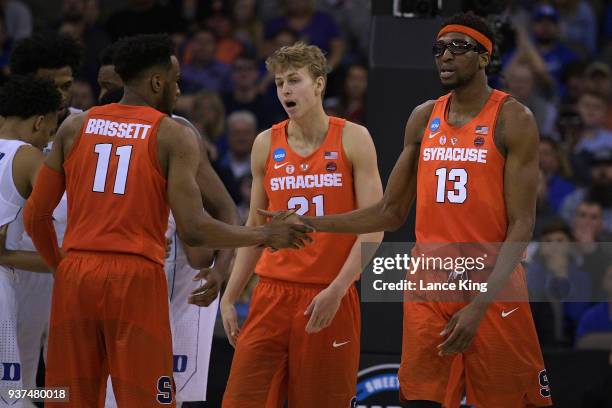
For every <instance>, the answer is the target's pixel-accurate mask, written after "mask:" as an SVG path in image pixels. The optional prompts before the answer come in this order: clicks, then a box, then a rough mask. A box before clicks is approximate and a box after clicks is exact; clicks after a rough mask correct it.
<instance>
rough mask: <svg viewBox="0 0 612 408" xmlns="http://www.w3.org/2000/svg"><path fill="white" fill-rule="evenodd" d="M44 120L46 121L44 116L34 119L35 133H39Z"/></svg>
mask: <svg viewBox="0 0 612 408" xmlns="http://www.w3.org/2000/svg"><path fill="white" fill-rule="evenodd" d="M44 120H45V116H44V115H38V116H36V118H35V119H34V131H35V132H38V131H39V130H40V128H41V127H42V124H43V121H44Z"/></svg>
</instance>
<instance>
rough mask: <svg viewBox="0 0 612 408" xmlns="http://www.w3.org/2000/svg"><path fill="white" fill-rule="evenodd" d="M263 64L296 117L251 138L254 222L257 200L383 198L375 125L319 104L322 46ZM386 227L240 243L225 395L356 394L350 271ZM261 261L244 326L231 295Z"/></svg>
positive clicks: (269, 398) (339, 208)
mask: <svg viewBox="0 0 612 408" xmlns="http://www.w3.org/2000/svg"><path fill="white" fill-rule="evenodd" d="M266 64H267V67H268V70H269V71H270V72H272V73H273V74H274V77H275V82H276V89H277V95H278V98H279V100H280V102H281V103H282V104H283V106H284V108H285V111H286V112H287V115H288V116H289V119H288V120H285V121H284V122H281V123H279V124H276V125H274V126H273V127H272V128H271V129H268V130H266V131H264V132H263V133H261V134H260V135H259V136H257V139H256V140H255V144H254V146H253V152H252V155H251V157H252V159H251V166H252V174H253V187H252V193H251V207H250V212H249V217H248V221H247V225H250V226H257V225H263V224H264V222H265V218H264V217H262V216H260V215H258V214H257V209H258V208H269V209H272V210H287V209H289V210H293V211H296V212H297V213H298V214H301V215H306V214H308V215H313V216H322V215H324V214H334V213H342V212H346V211H349V210H352V209H355V208H361V207H366V206H369V205H371V204H373V203H374V202H376V201H377V200H379V199H380V198H381V197H382V184H381V181H380V176H379V174H378V167H377V163H376V151H375V149H374V144H373V142H372V139H371V137H370V134H369V132H368V131H367V129H366V128H364V127H363V126H360V125H357V124H354V123H351V122H348V121H346V120H344V119H340V118H335V117H329V116H327V115H326V114H325V111H324V110H323V103H322V97H323V94H324V91H325V85H326V72H327V61H326V60H325V57H324V56H323V53H322V52H321V50H320V49H319V48H317V47H315V46H307V45H305V44H303V43H297V44H295V45H293V46H289V47H283V48H281V49H280V50H278V51H276V53H275V54H274V55H273V56H272V57H270V58H269V59H268V60H267V62H266ZM382 235H383V234H382V233H373V234H366V235H360V236H355V235H352V234H345V235H341V236H338V235H333V234H326V233H321V234H319V233H315V234H313V240H314V244H312V245H309V246H308V247H307V248H304V249H301V250H299V251H294V250H282V251H278V252H273V253H272V252H265V253H263V255H262V250H261V249H259V248H255V247H250V248H241V249H239V250H238V254H237V257H236V261H235V264H234V268H233V271H232V274H231V275H230V280H229V283H228V286H227V289H226V291H225V294H224V296H223V298H222V300H221V313H222V316H223V325H224V328H225V331H226V334H227V336H228V339H229V341H230V343H231V344H232V345H233V346H235V347H236V352H235V354H234V360H233V362H232V368H231V373H230V377H229V380H228V384H227V388H226V391H225V395H224V398H223V407H225V408H230V407H232V408H233V407H236V408H249V407H253V408H261V407H270V408H272V407H274V408H277V407H283V406H284V403H285V401H286V400H288V401H289V406H290V407H292V408H300V407H303V408H306V407H321V408H323V407H329V408H332V407H333V408H336V407H349V406H351V403H352V402H353V401H354V398H355V393H356V389H355V388H356V379H357V369H358V366H359V343H360V311H359V298H358V295H357V291H356V289H355V286H354V284H353V283H354V282H355V280H356V279H358V278H359V274H360V273H361V266H360V262H361V243H362V242H380V241H381V240H382ZM254 270H255V271H256V272H257V274H258V275H259V278H260V280H259V283H258V284H257V287H256V288H255V291H254V293H253V297H252V299H251V304H250V310H249V316H248V318H247V321H246V322H245V324H244V327H243V329H242V330H240V331H239V329H238V324H237V319H236V310H235V307H234V305H235V303H236V301H237V300H238V298H239V296H240V294H241V293H242V291H243V290H244V287H245V285H246V283H247V281H248V280H249V278H250V277H251V275H252V273H253V271H254ZM239 332H240V334H238V333H239ZM321 361H325V364H321Z"/></svg>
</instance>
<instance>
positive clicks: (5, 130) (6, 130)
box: [0, 118, 32, 142]
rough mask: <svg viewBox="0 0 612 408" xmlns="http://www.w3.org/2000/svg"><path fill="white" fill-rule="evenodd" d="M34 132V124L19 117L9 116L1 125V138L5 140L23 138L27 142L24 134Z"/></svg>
mask: <svg viewBox="0 0 612 408" xmlns="http://www.w3.org/2000/svg"><path fill="white" fill-rule="evenodd" d="M31 132H32V126H31V124H30V123H29V121H24V120H23V119H17V118H7V119H5V120H4V122H3V123H2V126H0V139H5V140H22V141H24V142H27V140H25V139H24V138H23V135H27V134H30V133H31Z"/></svg>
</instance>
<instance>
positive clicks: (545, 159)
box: [519, 99, 576, 212]
mask: <svg viewBox="0 0 612 408" xmlns="http://www.w3.org/2000/svg"><path fill="white" fill-rule="evenodd" d="M519 100H520V99H519ZM539 152H540V169H541V170H542V173H543V175H544V178H545V180H546V190H547V203H549V204H550V206H551V207H552V208H553V210H554V211H555V212H556V211H559V208H561V204H562V203H563V200H564V199H565V197H567V196H568V195H569V194H571V193H572V192H573V191H574V189H575V188H576V187H575V186H574V184H573V183H572V182H571V181H570V179H571V177H572V170H571V168H570V165H569V159H568V158H567V155H566V153H565V152H564V151H563V149H562V148H561V146H560V145H559V143H557V142H556V141H555V140H553V139H551V138H549V137H542V138H541V139H540V148H539Z"/></svg>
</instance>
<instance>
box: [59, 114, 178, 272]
mask: <svg viewBox="0 0 612 408" xmlns="http://www.w3.org/2000/svg"><path fill="white" fill-rule="evenodd" d="M165 116H166V115H165V114H163V113H161V112H159V111H157V110H155V109H153V108H151V107H148V106H131V105H123V104H117V103H113V104H109V105H104V106H97V107H94V108H91V109H90V110H89V111H88V112H87V117H86V119H85V121H84V123H83V126H82V128H81V132H80V134H79V135H78V136H77V137H76V138H75V140H74V144H73V146H72V150H71V151H70V153H69V155H68V157H66V159H65V161H64V172H65V174H66V194H67V198H68V223H67V228H66V235H65V238H64V245H63V249H64V250H66V251H69V250H81V251H95V252H112V253H126V254H136V255H141V256H143V257H146V258H148V259H150V260H152V261H154V262H156V263H158V264H160V265H163V263H164V255H165V239H164V233H165V231H166V228H167V223H168V212H169V207H168V204H167V200H166V178H165V176H164V175H163V174H162V170H161V167H160V164H159V159H158V153H157V129H158V126H159V123H160V122H161V120H162V119H163V118H164V117H165Z"/></svg>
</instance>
